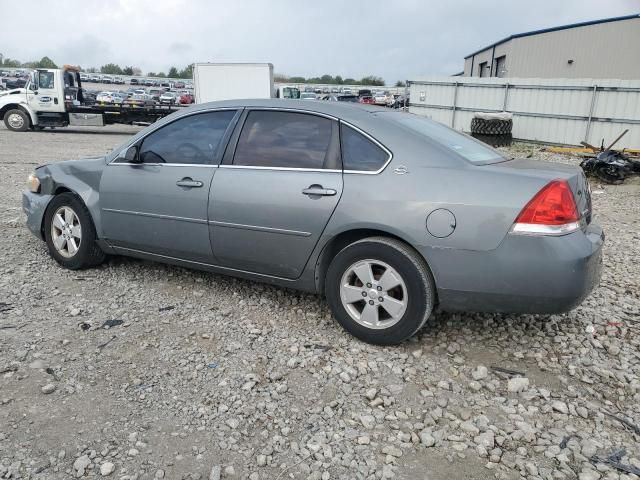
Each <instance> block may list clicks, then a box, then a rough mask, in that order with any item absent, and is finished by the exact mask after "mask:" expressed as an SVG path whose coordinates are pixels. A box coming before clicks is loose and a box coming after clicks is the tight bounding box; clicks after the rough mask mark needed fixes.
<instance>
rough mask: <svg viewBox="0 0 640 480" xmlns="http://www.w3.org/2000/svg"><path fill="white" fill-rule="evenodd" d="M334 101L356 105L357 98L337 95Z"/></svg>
mask: <svg viewBox="0 0 640 480" xmlns="http://www.w3.org/2000/svg"><path fill="white" fill-rule="evenodd" d="M336 99H337V100H338V101H339V102H350V103H358V96H357V95H346V94H342V95H337V96H336Z"/></svg>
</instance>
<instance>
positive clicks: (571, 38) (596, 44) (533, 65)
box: [463, 14, 640, 80]
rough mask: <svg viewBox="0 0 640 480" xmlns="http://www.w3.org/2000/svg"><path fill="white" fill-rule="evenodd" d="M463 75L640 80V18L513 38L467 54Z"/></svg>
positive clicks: (617, 18)
mask: <svg viewBox="0 0 640 480" xmlns="http://www.w3.org/2000/svg"><path fill="white" fill-rule="evenodd" d="M463 75H464V76H465V77H518V78H528V77H535V78H619V79H629V80H633V79H640V14H634V15H627V16H624V17H615V18H605V19H602V20H594V21H590V22H582V23H574V24H571V25H563V26H560V27H554V28H546V29H543V30H535V31H532V32H525V33H518V34H515V35H511V36H509V37H507V38H504V39H502V40H500V41H498V42H496V43H493V44H491V45H488V46H487V47H485V48H482V49H480V50H478V51H477V52H474V53H472V54H470V55H468V56H466V57H465V59H464V74H463Z"/></svg>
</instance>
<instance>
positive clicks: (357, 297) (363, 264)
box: [340, 259, 408, 330]
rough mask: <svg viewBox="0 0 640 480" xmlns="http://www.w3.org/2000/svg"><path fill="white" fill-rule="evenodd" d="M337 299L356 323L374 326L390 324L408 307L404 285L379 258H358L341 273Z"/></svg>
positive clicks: (377, 328) (380, 327)
mask: <svg viewBox="0 0 640 480" xmlns="http://www.w3.org/2000/svg"><path fill="white" fill-rule="evenodd" d="M340 300H341V301H342V305H343V307H344V308H345V310H346V311H347V313H349V315H350V316H351V318H353V319H354V320H355V321H356V322H357V323H358V324H360V325H362V326H364V327H366V328H371V329H376V330H379V329H383V328H389V327H391V326H393V325H395V324H396V323H398V322H399V321H400V320H401V319H402V316H403V315H404V313H405V311H406V310H407V302H408V295H407V286H406V284H405V282H404V279H403V278H402V276H401V275H400V274H399V273H398V272H397V271H396V270H395V269H394V268H393V267H391V265H389V264H387V263H385V262H382V261H380V260H373V259H367V260H360V261H358V262H356V263H354V264H352V265H351V266H350V267H349V268H348V269H347V270H346V271H345V273H344V275H343V276H342V279H341V281H340Z"/></svg>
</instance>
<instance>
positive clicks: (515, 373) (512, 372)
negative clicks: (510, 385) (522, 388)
mask: <svg viewBox="0 0 640 480" xmlns="http://www.w3.org/2000/svg"><path fill="white" fill-rule="evenodd" d="M489 368H491V370H493V371H494V372H499V373H504V374H505V375H513V376H516V377H524V376H525V373H524V372H519V371H517V370H511V369H509V368H502V367H496V366H495V365H492V366H491V367H489Z"/></svg>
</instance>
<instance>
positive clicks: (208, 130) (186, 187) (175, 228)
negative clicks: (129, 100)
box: [100, 110, 237, 263]
mask: <svg viewBox="0 0 640 480" xmlns="http://www.w3.org/2000/svg"><path fill="white" fill-rule="evenodd" d="M236 114H237V112H236V110H218V111H209V112H203V113H196V114H193V115H189V116H185V117H181V118H179V119H177V120H175V121H173V122H171V123H169V124H167V125H165V126H163V127H161V128H159V129H158V130H155V131H154V132H152V133H150V134H149V135H147V136H146V137H144V138H143V139H142V140H141V142H140V143H139V154H138V155H139V160H140V163H129V162H127V161H126V160H125V159H124V158H119V159H116V160H115V161H114V162H112V163H111V164H109V166H108V167H107V168H106V169H105V171H104V173H103V175H102V179H101V182H100V206H101V216H102V226H103V232H104V235H105V239H106V240H107V241H108V242H109V243H110V244H111V245H113V246H114V247H116V248H117V249H123V250H125V251H126V250H134V251H142V252H147V253H153V254H158V255H163V256H168V257H173V258H179V259H185V260H191V261H198V262H204V263H214V261H213V256H212V253H211V243H210V241H209V229H208V225H207V205H208V199H209V188H210V186H211V180H212V179H213V177H214V173H215V171H216V168H217V164H218V163H219V158H220V152H221V151H222V150H223V149H224V144H225V142H226V136H225V134H226V132H227V130H228V129H229V126H230V125H231V124H232V123H233V122H234V119H235V117H236Z"/></svg>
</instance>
